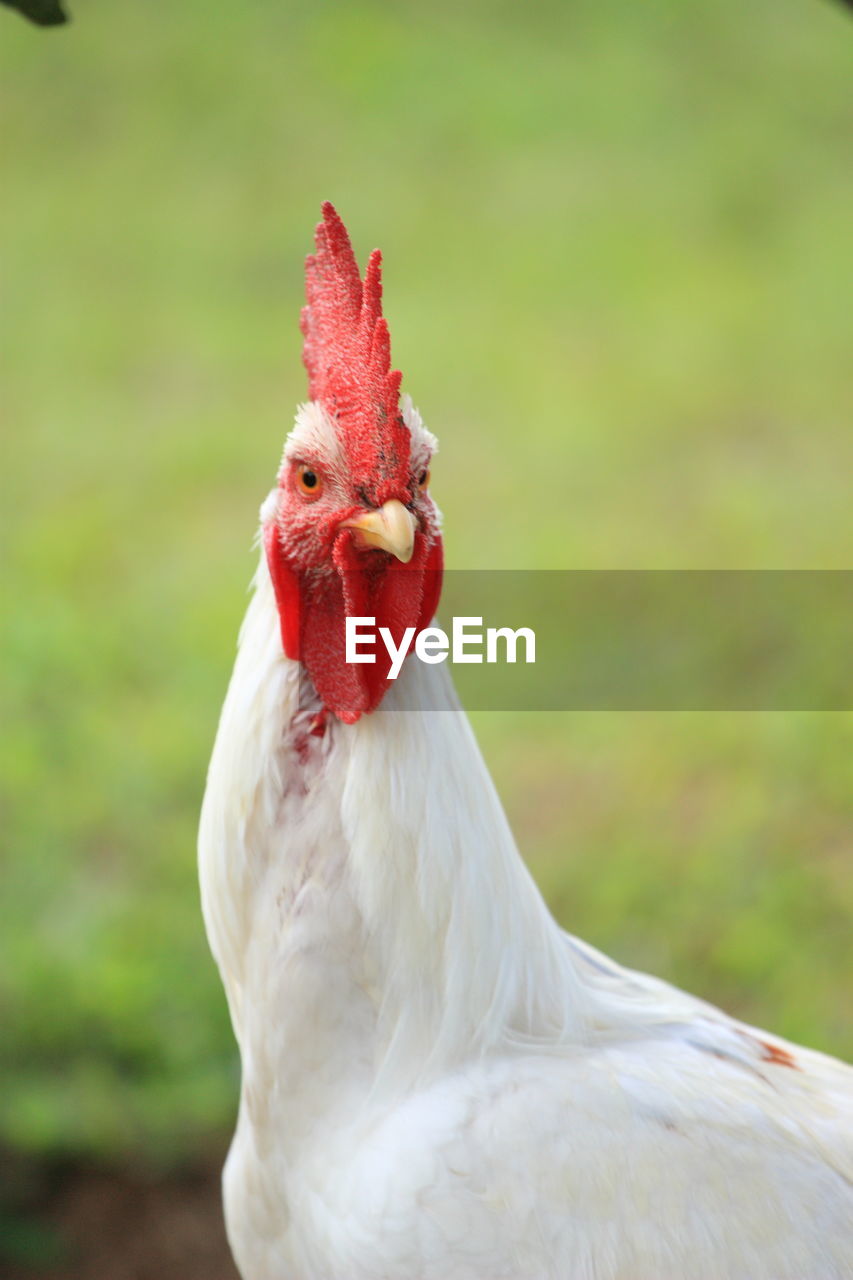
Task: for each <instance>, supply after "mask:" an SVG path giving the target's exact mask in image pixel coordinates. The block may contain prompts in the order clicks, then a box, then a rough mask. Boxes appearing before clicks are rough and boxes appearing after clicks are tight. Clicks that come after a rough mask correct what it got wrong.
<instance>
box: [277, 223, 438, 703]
mask: <svg viewBox="0 0 853 1280" xmlns="http://www.w3.org/2000/svg"><path fill="white" fill-rule="evenodd" d="M315 244H316V252H315V253H313V254H310V255H309V257H308V258H307V260H306V264H305V292H306V298H307V305H306V306H305V308H304V309H303V312H302V332H303V334H304V338H305V343H304V347H303V360H304V362H305V367H306V369H307V370H308V394H309V397H310V399H309V401H308V403H307V404H305V405H302V406H301V408H300V409H299V412H298V413H297V417H296V424H295V426H294V429H293V431H292V432H291V434H290V436H289V437H288V439H287V443H286V445H285V449H284V458H283V460H282V464H281V469H280V471H279V475H278V488H277V490H276V492H275V496H274V501H273V502H272V503H271V505H270V507H269V508H266V507H265V511H264V544H265V549H266V557H267V564H268V566H269V571H270V576H271V578H272V583H273V587H274V590H275V596H276V603H277V606H278V614H279V620H280V624H281V639H282V645H283V648H284V652H285V653H286V655H287V656H288V657H289V658H294V659H298V660H300V661H301V662H302V664H303V666H304V667H305V668H306V669H307V672H308V674H309V675H310V677H311V680H312V682H313V684H314V688H315V689H316V691H317V694H318V696H319V697H320V699H321V700H322V702H323V704H324V705H325V707H326V708H327V709H328V710H329V711H331V712H332V713H334V715H336V716H338V717H339V719H341V720H343V721H346V722H347V723H352V722H354V721H356V720H358V718H359V716H361V715H364V714H365V713H366V712H370V711H373V710H374V709H375V708H376V707H377V706H378V704H379V702H380V701H381V699H382V697H383V695H384V693H385V691H386V689H387V688H388V685H389V676H388V671H389V665H390V662H389V660H388V659H387V655H386V653H385V647H384V646H383V645H377V646H376V649H375V657H376V661H375V663H358V664H353V663H348V662H347V661H346V644H345V635H346V631H345V623H346V618H347V617H348V616H350V617H372V618H375V619H376V623H375V625H376V627H377V628H379V627H383V626H384V627H388V628H389V630H390V632H391V634H392V636H393V638H394V643H395V645H397V646H399V644H400V642H401V640H402V638H403V635H404V633H405V631H406V628H407V627H415V628H416V630H419V629H420V628H422V627H424V626H427V625H428V624H429V622H430V621H431V619H432V616H433V613H434V612H435V608H436V605H437V603H438V595H439V591H440V586H441V568H442V547H441V536H440V533H439V520H440V517H439V514H438V511H437V509H436V507H435V506H434V504H433V502H432V499H431V497H430V494H429V487H428V486H429V473H430V459H431V457H432V454H433V452H434V451H435V448H436V442H435V439H434V437H433V436H432V435H431V434H430V433H429V432H428V431H427V430H426V428H425V427H424V426H423V423H422V422H421V419H420V415H419V414H418V413H417V411H416V410H415V409H414V408H413V406H412V404H411V401H410V400H409V398H408V397H407V396H406V397H403V402H402V404H401V403H400V380H401V375H400V374H399V373H398V372H397V371H396V370H392V369H391V345H390V339H389V335H388V324H387V322H386V320H385V318H384V317H383V315H382V279H381V255H380V253H379V250H378V249H377V250H374V252H373V253H372V254H371V255H370V258H369V259H368V263H367V270H366V271H365V275H364V280H362V279H361V277H360V275H359V271H358V266H357V264H356V260H355V255H354V254H353V250H352V245H351V244H350V239H349V236H348V234H347V230H346V227H345V226H344V224H343V222H342V221H341V219H340V217H339V216H338V214H337V212H336V211H335V209H334V208H333V207H332V205H331V204H328V203H327V204H324V205H323V220H322V222H320V223H319V225H318V226H317V231H316V236H315Z"/></svg>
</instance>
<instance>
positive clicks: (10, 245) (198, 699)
mask: <svg viewBox="0 0 853 1280" xmlns="http://www.w3.org/2000/svg"><path fill="white" fill-rule="evenodd" d="M73 16H74V21H73V23H72V25H71V26H69V27H66V28H61V29H58V30H56V31H50V32H45V31H40V30H36V29H35V28H32V27H29V26H27V24H25V23H24V22H23V21H22V20H21V19H20V18H19V17H18V16H17V15H15V14H13V13H12V12H11V11H7V10H5V9H4V10H2V11H0V122H2V126H1V127H0V184H1V185H2V191H0V307H1V308H2V311H1V312H0V366H2V367H0V413H2V438H3V460H4V461H3V467H2V476H1V477H0V483H2V495H1V496H2V512H3V518H2V537H3V554H2V575H3V580H2V591H3V627H2V646H3V653H2V670H3V686H2V725H3V730H4V732H3V736H2V749H0V750H2V754H0V805H2V832H1V833H0V838H1V839H2V843H3V846H4V847H3V854H2V859H3V861H2V867H3V871H2V876H3V883H2V897H1V898H0V936H2V947H3V959H2V967H1V968H0V1000H2V1026H3V1037H2V1049H0V1141H2V1142H3V1143H4V1144H6V1146H7V1147H11V1148H12V1149H14V1150H18V1151H20V1150H23V1151H26V1152H28V1153H30V1154H31V1155H34V1156H35V1157H37V1158H38V1159H49V1158H54V1157H55V1156H57V1155H58V1154H62V1155H63V1156H64V1157H68V1158H72V1159H87V1160H88V1159H92V1158H97V1159H98V1160H101V1161H106V1162H107V1163H109V1164H111V1165H112V1166H115V1167H119V1166H122V1165H123V1164H127V1163H128V1162H130V1163H135V1164H139V1163H143V1164H146V1165H147V1166H148V1167H152V1168H156V1169H157V1170H160V1171H163V1174H164V1176H165V1173H166V1172H167V1171H168V1169H169V1168H170V1167H172V1166H174V1165H175V1164H179V1163H180V1162H182V1161H186V1160H188V1159H190V1158H193V1157H194V1156H195V1154H196V1153H198V1152H199V1151H202V1150H208V1149H211V1144H212V1147H213V1148H216V1149H217V1150H218V1148H219V1147H220V1146H221V1144H222V1142H223V1141H224V1135H226V1134H227V1132H228V1130H229V1128H230V1126H231V1124H232V1120H233V1115H234V1107H235V1097H236V1088H237V1067H236V1060H235V1054H234V1049H233V1045H232V1042H231V1036H230V1031H229V1027H228V1023H227V1017H226V1013H225V1007H224V1001H223V998H222V995H221V992H220V988H219V983H218V979H217V976H216V973H215V970H214V967H213V964H212V962H211V960H210V958H209V956H208V953H207V949H206V944H205V940H204V936H203V931H202V925H201V917H200V913H199V908H198V902H197V889H196V872H195V861H194V842H195V829H196V822H197V815H198V809H199V804H200V800H201V794H202V788H203V783H204V775H205V768H206V763H207V757H208V754H209V751H210V747H211V745H212V740H213V734H214V730H215V726H216V720H217V714H218V710H219V706H220V704H221V701H222V697H223V695H224V691H225V686H226V682H227V679H228V675H229V669H230V665H231V662H232V657H233V652H234V642H235V636H236V632H237V628H238V625H239V622H240V618H241V615H242V612H243V609H244V607H245V601H246V596H245V588H246V584H247V582H248V579H249V577H250V574H251V572H252V568H253V562H254V556H253V554H252V552H251V542H252V536H253V532H254V528H255V523H256V512H257V508H258V504H259V502H260V501H261V499H262V498H263V497H264V495H265V494H266V492H267V491H268V489H269V487H271V485H272V483H273V479H274V474H275V470H276V465H277V462H278V457H279V453H280V449H281V445H282V441H283V438H284V435H285V433H286V432H287V430H288V428H289V425H290V422H291V419H292V414H293V410H294V406H295V405H296V403H297V402H298V401H299V400H300V399H301V398H302V397H303V396H304V394H305V378H304V373H303V370H302V367H301V364H300V337H299V332H298V327H297V321H298V311H299V307H300V304H301V296H302V259H303V256H304V254H305V253H306V251H307V250H308V249H309V248H310V244H311V234H312V229H313V226H314V223H315V222H316V220H317V217H318V213H319V205H320V202H321V200H323V199H326V198H331V199H332V200H334V201H335V203H336V204H337V205H338V207H339V209H340V211H341V213H342V214H343V216H344V218H345V219H346V221H347V223H348V225H349V228H350V231H351V233H352V236H353V240H354V243H355V246H356V251H357V253H358V254H359V257H360V258H361V259H362V260H363V258H364V256H365V254H366V253H367V251H368V250H369V249H370V248H372V247H373V246H374V244H379V245H381V246H382V248H383V251H384V254H385V264H386V291H387V297H386V302H387V305H386V311H387V314H388V316H389V320H390V323H391V329H392V336H393V344H394V347H393V349H394V360H395V363H396V364H397V365H398V366H399V367H400V368H402V369H403V371H404V389H407V390H409V391H411V393H412V394H413V395H414V397H415V400H416V402H417V403H418V404H419V406H420V407H421V409H422V410H423V412H424V414H425V416H426V419H427V422H428V423H429V425H430V426H431V427H432V428H433V430H434V431H435V432H436V433H437V434H438V435H439V437H440V440H441V453H440V456H439V458H438V460H437V462H436V464H435V467H434V471H433V491H434V493H435V495H436V497H437V499H438V501H439V502H440V504H441V506H442V507H443V509H444V512H445V517H446V548H447V555H448V561H449V563H450V564H451V565H453V566H456V567H467V568H473V567H481V566H489V567H513V568H523V567H536V568H556V567H565V568H593V567H613V568H632V567H677V568H689V567H704V568H747V567H749V568H761V567H769V568H778V567H791V568H817V567H820V568H837V567H846V566H847V565H849V559H850V557H849V550H850V545H851V533H853V522H851V515H850V477H851V474H853V456H851V453H853V450H851V435H850V431H849V427H850V413H849V410H850V352H851V345H852V344H851V339H852V338H853V325H851V298H853V254H851V251H850V250H851V243H850V233H849V229H850V223H851V209H853V165H851V147H850V143H851V136H853V110H851V104H853V97H851V92H850V87H851V72H853V25H851V23H850V20H849V16H848V15H847V14H846V13H845V12H844V10H843V8H842V7H840V6H838V7H834V6H833V5H831V4H829V3H813V2H809V0H772V2H771V0H747V3H744V2H743V0H701V2H697V3H693V4H684V3H683V2H682V0H650V2H648V3H644V4H641V5H640V4H635V3H631V0H562V2H561V3H554V2H553V0H552V2H542V3H538V4H531V5H519V4H510V3H498V2H487V0H474V2H472V3H469V4H467V5H460V4H458V3H452V2H451V0H434V3H432V4H430V5H423V4H421V3H418V4H415V3H413V2H412V0H402V2H401V0H398V2H397V3H396V4H394V5H390V4H384V5H383V4H377V3H374V4H368V3H362V2H359V3H351V4H337V5H335V4H331V3H322V2H317V0H315V2H314V3H312V4H310V5H309V4H303V5H296V4H293V3H288V2H287V0H275V2H274V0H256V2H255V3H252V4H248V5H247V4H240V3H237V0H221V2H220V3H218V4H210V3H206V2H205V3H203V2H202V0H183V3H181V4H180V5H150V4H145V3H143V2H142V0H134V2H131V0H109V2H108V0H79V3H77V4H75V5H73ZM476 727H477V729H478V732H479V734H480V737H481V740H482V742H483V745H484V749H485V751H486V754H487V757H488V759H489V762H490V764H491V766H492V768H493V770H494V773H495V776H496V780H497V783H498V786H499V789H500V791H501V794H502V796H503V797H504V800H505V802H506V805H507V807H508V810H509V813H510V817H511V819H512V821H513V823H514V826H515V829H516V832H517V834H518V837H519V842H520V844H521V847H522V849H523V851H524V853H525V855H526V857H527V858H528V860H529V862H530V864H531V866H532V868H533V871H534V873H535V875H536V876H537V878H538V880H539V882H540V883H541V885H542V886H543V889H544V890H545V892H546V894H547V896H548V898H549V901H550V902H551V903H552V905H553V907H554V909H555V911H556V912H557V914H558V915H559V918H560V920H561V922H562V923H564V924H565V925H567V926H568V927H570V928H571V929H572V930H573V931H575V932H578V933H580V934H582V935H583V936H585V937H587V938H588V939H589V940H591V941H592V942H594V943H596V944H597V945H598V946H600V947H603V948H605V949H607V950H610V951H611V952H612V953H614V954H615V955H616V956H617V957H618V958H619V959H621V960H622V961H624V962H626V963H629V964H634V965H638V966H641V967H648V968H651V969H653V970H655V971H657V972H658V973H660V974H662V975H665V976H667V977H668V978H670V979H671V980H673V981H675V982H677V983H679V984H681V985H685V986H688V987H690V988H692V989H694V990H695V991H697V992H699V993H701V994H702V995H704V996H706V997H708V998H710V999H712V1000H715V1001H718V1002H721V1003H723V1004H724V1005H725V1006H726V1007H727V1008H729V1009H730V1010H731V1011H733V1012H735V1013H737V1014H739V1015H740V1016H742V1017H744V1018H747V1019H751V1020H755V1021H758V1022H759V1023H763V1024H766V1025H769V1026H772V1027H773V1029H775V1030H777V1031H778V1032H781V1033H783V1034H785V1035H788V1036H791V1037H794V1038H798V1039H802V1040H804V1041H806V1042H808V1043H810V1044H812V1045H815V1046H818V1047H821V1048H823V1049H826V1050H828V1051H831V1052H835V1053H839V1054H842V1055H844V1054H848V1055H849V1054H851V1053H853V1024H851V1019H850V1009H849V1004H848V1006H847V1008H846V1009H845V1007H844V995H845V988H846V987H848V986H849V975H850V972H851V961H852V960H853V955H851V933H853V931H851V929H850V918H851V912H853V867H851V861H850V825H849V816H850V815H849V801H850V796H851V782H853V779H851V754H853V753H852V752H851V748H852V747H853V720H851V718H850V717H849V716H843V715H840V714H839V715H806V714H796V715H795V714H784V715H782V714H754V715H745V714H737V715H736V714H730V715H726V714H714V715H710V714H689V715H688V714H651V713H649V714H617V713H608V714H603V713H598V714H594V713H584V714H561V715H553V716H544V715H528V716H520V715H513V716H510V715H498V714H491V715H488V714H483V715H478V716H477V717H476Z"/></svg>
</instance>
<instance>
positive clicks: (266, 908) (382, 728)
mask: <svg viewBox="0 0 853 1280" xmlns="http://www.w3.org/2000/svg"><path fill="white" fill-rule="evenodd" d="M300 694H302V696H303V697H304V694H305V688H304V684H303V686H302V689H301V690H300V668H299V665H298V664H297V663H294V662H291V661H289V660H288V659H286V658H285V657H284V656H283V654H282V652H281V647H280V641H279V628H278V618H277V614H276V606H275V600H274V597H273V593H272V589H271V585H270V582H269V577H268V574H267V570H266V565H265V562H264V559H263V556H262V557H261V564H260V567H259V570H258V574H257V577H256V590H255V595H254V598H253V600H252V603H251V605H250V607H249V610H248V613H247V616H246V619H245V622H244V625H243V629H242V632H241V637H240V648H239V654H238V658H237V662H236V665H235V669H234V675H233V678H232V681H231V686H230V688H229V692H228V697H227V699H226V702H225V706H224V708H223V713H222V719H221V722H220V727H219V732H218V735H217V742H216V747H215V750H214V754H213V758H212V760H211V767H210V773H209V777H208V787H207V793H206V796H205V804H204V809H203V813H202V826H201V834H200V861H201V882H202V902H203V908H204V913H205V920H206V923H207V928H208V934H209V936H210V939H211V944H212V947H213V950H214V953H215V955H216V957H217V960H218V962H219V965H220V968H221V970H222V975H223V979H224V982H225V986H226V990H227V992H228V996H229V1003H230V1006H231V1011H232V1017H233V1020H234V1025H235V1031H236V1034H237V1037H238V1040H240V1042H241V1047H242V1049H243V1057H244V1068H245V1064H246V1058H247V1054H249V1053H251V1054H253V1055H255V1057H257V1055H258V1054H259V1053H261V1052H269V1053H273V1052H275V1050H274V1049H273V1047H272V1046H271V1045H270V1044H269V1039H270V1031H269V1027H270V1019H271V1018H272V1019H279V1018H284V1019H285V1020H287V1018H290V1019H291V1020H293V1019H294V1018H296V1017H297V1014H296V1012H295V1011H296V1010H297V1008H298V1007H299V1002H298V1001H296V1000H295V999H294V993H293V992H292V991H291V990H290V989H289V988H283V987H282V986H281V985H280V984H279V985H276V984H275V983H272V984H271V983H270V982H269V980H268V978H269V973H270V972H271V971H272V970H273V969H275V967H276V966H279V967H280V966H281V965H282V963H283V961H282V957H283V956H287V957H292V956H293V955H294V954H296V953H299V954H300V955H302V956H305V955H309V954H310V955H311V956H312V957H313V956H314V955H315V954H317V955H319V954H323V955H324V956H326V957H327V961H324V963H326V964H327V969H326V970H324V972H323V975H322V976H321V977H320V978H318V979H317V981H316V990H315V991H314V993H313V997H312V995H311V992H310V991H309V988H310V985H311V984H310V982H309V980H308V979H307V978H306V977H305V974H306V972H307V966H306V964H305V963H302V964H301V966H300V967H296V966H294V973H295V974H296V976H295V977H294V979H293V982H294V983H298V982H300V981H301V982H302V984H303V987H304V988H305V990H304V991H303V992H302V994H303V997H304V1002H305V1006H306V1010H308V1012H307V1013H306V1016H309V1013H310V1016H311V1017H313V1018H314V1019H315V1021H316V1007H314V1006H312V1005H311V1003H310V1002H311V999H312V998H316V999H323V998H324V993H328V992H329V991H331V990H332V989H335V990H337V989H338V988H337V986H336V979H334V978H333V977H332V976H331V974H330V972H329V971H328V966H333V965H334V964H336V963H339V964H340V966H341V968H342V971H343V970H344V969H345V970H346V974H345V982H344V986H343V988H342V990H341V993H340V1000H341V1002H342V1006H343V1004H344V1003H346V1002H347V1001H351V1000H353V999H357V1000H358V1001H361V1002H363V1001H364V997H365V994H366V996H367V1003H368V1004H369V1006H370V1008H371V1010H372V1013H371V1014H370V1016H368V1017H366V1018H364V1017H362V1020H361V1022H360V1023H359V1028H360V1029H359V1031H358V1035H359V1036H360V1037H361V1041H362V1042H360V1043H359V1044H358V1045H357V1048H356V1050H354V1048H353V1045H352V1044H349V1045H348V1046H347V1047H346V1049H345V1051H346V1052H350V1053H352V1052H354V1051H357V1052H359V1053H363V1054H364V1056H365V1064H366V1066H365V1069H366V1072H367V1074H368V1076H370V1077H371V1082H370V1088H371V1089H374V1090H375V1089H384V1088H399V1087H402V1088H407V1087H410V1086H411V1085H412V1083H413V1082H414V1081H415V1080H422V1079H424V1078H429V1077H430V1076H432V1075H433V1074H434V1073H438V1072H440V1071H442V1070H446V1069H447V1068H448V1067H450V1066H453V1065H455V1061H456V1060H458V1059H459V1056H460V1052H463V1053H464V1055H465V1056H466V1057H468V1056H472V1055H475V1054H477V1053H478V1052H486V1051H489V1050H495V1049H506V1051H511V1050H512V1048H513V1047H514V1046H517V1045H520V1044H525V1045H529V1044H530V1043H531V1042H533V1043H537V1044H538V1045H539V1046H540V1047H541V1048H542V1049H543V1050H547V1049H551V1048H555V1047H557V1046H559V1045H561V1044H562V1045H565V1044H566V1043H567V1042H568V1041H572V1040H574V1041H578V1042H587V1041H589V1040H590V1039H598V1038H600V1037H601V1036H602V1035H607V1034H608V1031H609V1032H610V1033H611V1034H612V1030H613V1029H614V1028H616V1027H618V1028H619V1030H620V1031H621V1032H622V1033H624V1032H625V1031H626V1029H628V1028H629V1027H630V1026H631V1024H632V1023H633V1024H634V1025H635V1026H636V1025H637V1023H638V1022H639V1023H642V1024H646V1025H647V1024H648V1021H649V1018H650V1017H651V1020H653V1021H654V1020H656V1019H657V1017H659V1016H660V1014H659V1011H658V1013H657V1014H655V1012H654V1009H653V1008H652V1007H651V1006H650V1004H649V1001H648V999H647V998H644V996H647V994H648V993H647V992H646V991H645V988H643V989H642V990H639V989H636V988H635V984H634V983H633V982H632V980H631V976H630V975H628V974H626V972H625V971H623V970H621V969H619V968H618V966H615V965H613V964H612V963H611V962H609V961H605V960H604V959H603V958H602V957H599V956H597V954H596V953H594V952H592V951H591V949H587V948H584V947H582V945H581V944H579V943H577V942H576V941H575V940H574V939H571V938H569V937H568V936H567V935H566V934H564V933H563V932H562V931H561V930H560V929H559V928H558V927H557V925H556V924H555V923H554V921H553V919H552V917H551V916H550V914H549V913H548V910H547V908H546V907H545V904H544V903H543V901H542V898H541V896H540V894H539V892H538V890H537V888H536V886H535V885H534V883H533V881H532V879H531V878H530V876H529V874H528V872H527V870H526V868H525V866H524V864H523V862H522V860H521V858H520V856H519V854H518V851H517V849H516V845H515V842H514V840H513V837H512V834H511V832H510V829H509V826H508V824H507V821H506V817H505V815H504V812H503V809H502V807H501V804H500V801H499V800H498V797H497V794H496V793H495V790H494V787H493V785H492V782H491V779H490V777H489V775H488V772H487V770H486V767H485V764H484V763H483V760H482V757H481V755H480V752H479V749H478V747H477V744H476V741H475V739H474V736H473V734H472V731H471V729H470V726H469V724H468V721H467V719H466V717H465V715H464V713H463V712H462V711H461V710H460V709H459V706H458V703H457V701H456V697H455V694H454V692H453V688H452V684H451V682H450V679H449V676H448V674H447V671H446V669H445V667H444V666H443V665H439V666H430V667H428V666H425V665H424V664H422V663H417V662H411V661H410V662H407V663H406V664H405V666H404V670H403V673H402V674H401V676H400V678H399V680H398V681H397V682H396V685H395V686H393V687H392V688H391V689H390V690H389V692H388V693H387V694H386V696H385V699H384V700H383V702H382V704H381V705H380V707H379V708H378V709H377V710H376V711H375V712H374V713H373V714H372V715H370V716H366V717H363V718H362V719H361V720H359V721H358V722H357V723H356V724H354V725H344V724H341V723H339V722H338V721H336V720H330V722H329V724H328V726H327V729H326V733H325V735H324V736H322V737H312V736H310V735H309V736H307V737H306V734H305V729H306V726H307V724H308V723H309V721H310V717H311V714H312V712H313V711H314V710H315V709H316V707H312V705H311V704H310V702H309V703H306V704H304V705H303V704H302V703H300ZM406 706H409V707H411V706H415V707H417V708H420V709H417V710H406V709H402V708H403V707H406ZM298 742H301V743H302V747H301V749H298V747H297V744H298ZM354 951H356V952H358V954H357V955H354V954H353V952H354ZM335 956H338V957H339V960H338V961H336V960H335V959H334V957H335ZM276 971H277V970H276ZM265 975H266V976H265ZM263 983H266V984H267V985H266V987H265V988H264V991H265V993H266V999H267V1002H268V1003H269V1002H271V1001H272V1002H274V1001H279V1002H281V1004H282V1006H284V1007H283V1008H282V1009H269V1008H265V1011H264V1013H265V1018H264V1019H263V1020H262V1023H261V1026H260V1029H259V1031H258V1036H257V1037H253V1035H252V1033H251V1030H250V1029H249V1027H248V1021H249V1014H248V1009H249V1006H250V1005H251V1006H252V1007H257V1005H258V1003H259V1000H260V996H261V994H263V993H261V992H259V990H258V989H257V988H258V986H259V984H263ZM346 983H349V984H350V987H347V986H346ZM246 985H249V986H250V987H251V988H252V996H251V1001H249V1000H247V1001H246V1002H245V1004H246V1009H245V1010H244V1008H243V1004H244V1002H243V995H242V993H243V989H244V986H246ZM350 988H351V989H350ZM328 998H331V997H328ZM653 1004H654V1002H653V1001H652V1005H653ZM342 1016H343V1014H342V1012H339V1014H338V1020H339V1022H340V1018H341V1017H342ZM330 1018H331V1014H330ZM293 1034H294V1036H296V1035H298V1030H297V1029H296V1028H294V1031H293ZM312 1034H315V1035H319V1032H317V1030H316V1027H313V1030H312ZM354 1034H355V1033H354ZM336 1036H337V1037H338V1038H343V1032H342V1031H341V1030H340V1027H338V1030H337V1031H335V1028H334V1027H333V1026H332V1025H331V1023H330V1027H329V1040H330V1043H334V1037H336ZM365 1037H367V1038H368V1039H372V1043H370V1044H366V1043H363V1041H364V1039H365ZM256 1039H257V1040H258V1041H262V1042H263V1044H264V1045H266V1046H267V1047H266V1048H263V1047H262V1044H260V1043H256V1042H255V1041H256ZM460 1047H463V1048H462V1049H461V1050H460Z"/></svg>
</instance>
